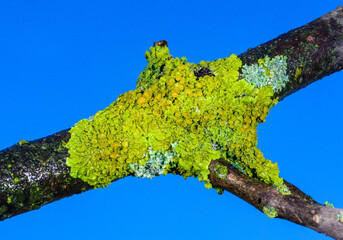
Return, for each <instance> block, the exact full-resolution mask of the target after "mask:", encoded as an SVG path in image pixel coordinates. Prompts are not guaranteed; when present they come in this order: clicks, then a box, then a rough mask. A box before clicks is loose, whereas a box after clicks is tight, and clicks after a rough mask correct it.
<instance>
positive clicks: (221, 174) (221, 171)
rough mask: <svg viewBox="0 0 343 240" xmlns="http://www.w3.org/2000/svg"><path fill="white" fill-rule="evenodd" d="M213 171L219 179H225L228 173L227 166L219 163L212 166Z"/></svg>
mask: <svg viewBox="0 0 343 240" xmlns="http://www.w3.org/2000/svg"><path fill="white" fill-rule="evenodd" d="M214 172H215V173H216V176H217V177H218V178H220V179H225V178H226V175H227V173H228V170H227V167H225V166H223V165H221V164H217V165H216V166H215V167H214Z"/></svg>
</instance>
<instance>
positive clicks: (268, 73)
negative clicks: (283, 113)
mask: <svg viewBox="0 0 343 240" xmlns="http://www.w3.org/2000/svg"><path fill="white" fill-rule="evenodd" d="M286 60H287V58H286V57H285V56H276V57H274V58H269V57H268V56H266V57H265V58H264V59H260V60H259V61H258V64H252V65H250V66H248V65H244V66H243V67H242V77H243V78H244V79H245V80H246V81H247V82H249V83H251V84H253V85H254V86H255V87H257V88H261V87H263V86H271V87H272V88H273V90H274V92H279V91H281V90H282V89H283V88H284V87H285V85H286V83H287V82H288V81H289V78H288V74H287V72H286V69H287V61H286Z"/></svg>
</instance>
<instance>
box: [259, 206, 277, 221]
mask: <svg viewBox="0 0 343 240" xmlns="http://www.w3.org/2000/svg"><path fill="white" fill-rule="evenodd" d="M263 213H264V214H266V215H267V216H268V217H269V218H276V217H277V216H278V214H277V211H276V209H275V208H274V207H271V206H263Z"/></svg>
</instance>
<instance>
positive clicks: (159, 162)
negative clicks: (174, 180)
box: [130, 143, 177, 178]
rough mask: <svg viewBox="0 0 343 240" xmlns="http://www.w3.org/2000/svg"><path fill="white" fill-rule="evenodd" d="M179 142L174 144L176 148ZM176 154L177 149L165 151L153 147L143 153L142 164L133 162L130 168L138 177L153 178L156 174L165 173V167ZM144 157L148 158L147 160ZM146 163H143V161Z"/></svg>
mask: <svg viewBox="0 0 343 240" xmlns="http://www.w3.org/2000/svg"><path fill="white" fill-rule="evenodd" d="M176 145H177V144H176V143H174V144H172V147H173V148H174V147H175V146H176ZM174 156H177V154H176V152H175V151H171V152H164V151H163V150H157V151H155V150H153V149H152V148H151V147H150V148H149V150H148V153H147V154H143V160H141V163H140V164H141V165H138V164H136V163H131V164H130V168H131V169H132V171H133V173H134V175H135V176H136V177H146V178H153V177H154V176H156V175H160V174H163V173H164V172H165V168H166V167H167V165H168V164H169V163H171V162H172V161H173V158H174ZM144 158H147V159H148V160H147V161H146V160H145V159H144ZM144 160H145V163H144V164H143V165H142V163H143V161H144Z"/></svg>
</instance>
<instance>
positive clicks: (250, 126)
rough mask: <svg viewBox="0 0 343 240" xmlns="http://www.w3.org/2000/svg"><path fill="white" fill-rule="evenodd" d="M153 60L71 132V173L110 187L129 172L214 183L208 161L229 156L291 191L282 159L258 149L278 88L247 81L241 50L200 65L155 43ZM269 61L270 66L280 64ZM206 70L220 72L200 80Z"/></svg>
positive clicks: (150, 53) (246, 170)
mask: <svg viewBox="0 0 343 240" xmlns="http://www.w3.org/2000/svg"><path fill="white" fill-rule="evenodd" d="M146 59H147V60H148V66H147V68H146V69H145V71H143V72H142V73H141V74H140V76H139V79H138V81H137V89H136V90H134V91H129V92H127V93H125V94H123V95H120V96H119V97H118V99H117V101H115V102H113V103H112V104H111V105H110V106H109V107H108V108H106V109H105V110H103V111H100V112H98V113H96V114H95V115H94V116H93V117H91V118H90V119H87V120H86V119H83V120H81V121H79V122H78V123H77V124H76V125H75V126H74V127H73V128H72V129H71V130H70V133H71V138H70V140H69V142H68V143H67V145H66V147H68V148H69V154H70V157H69V158H68V159H67V165H68V166H70V167H71V173H70V174H71V176H73V177H78V178H81V179H82V180H83V181H86V182H88V183H89V184H91V185H94V186H95V187H103V186H106V185H108V184H110V183H111V181H113V180H114V179H117V178H121V177H124V176H127V175H137V176H142V177H143V176H144V177H153V176H155V175H157V174H161V173H163V174H166V173H173V174H179V175H182V176H184V177H185V178H187V177H190V176H192V177H198V178H199V180H200V181H204V182H205V187H206V188H211V187H212V185H211V183H210V182H209V180H208V175H209V169H208V166H209V164H210V162H211V160H213V159H219V158H223V159H226V160H227V161H228V162H229V163H231V164H233V165H234V166H239V169H240V170H241V171H242V172H244V173H245V174H247V175H248V176H250V177H253V178H256V179H258V180H259V181H263V182H265V183H267V184H271V185H274V186H275V187H276V188H277V189H278V190H279V191H280V192H285V191H286V190H287V188H286V187H285V185H284V184H283V180H282V178H280V177H279V176H278V175H279V169H278V167H277V164H276V163H272V162H271V161H269V160H267V159H265V158H264V157H263V154H262V152H261V151H260V150H259V149H258V148H257V130H256V127H257V125H258V123H262V122H264V121H265V118H266V116H267V114H268V112H269V109H270V108H271V107H273V106H274V105H275V104H276V103H277V99H273V98H272V97H273V95H274V91H273V88H272V86H270V85H268V84H267V85H263V86H262V85H261V86H259V87H256V86H255V85H253V84H251V83H249V82H247V81H246V80H244V79H242V78H240V77H239V69H240V68H241V66H242V62H241V60H240V59H239V58H238V57H237V56H236V55H231V56H230V57H229V58H225V59H219V60H217V61H213V62H204V61H202V62H201V63H200V64H193V63H188V62H187V60H186V58H184V57H183V58H181V59H178V58H172V56H171V55H170V54H169V50H168V48H167V47H164V46H156V47H152V48H150V51H147V52H146ZM280 59H282V58H280ZM264 61H265V62H267V63H268V64H264V63H262V62H261V63H260V64H264V65H263V66H265V67H267V66H274V65H275V64H274V62H273V60H264ZM280 61H281V60H280ZM269 63H271V64H269ZM273 64H274V65H273ZM275 66H276V65H275ZM275 66H274V68H276V67H275ZM280 66H283V65H282V64H281V65H280ZM200 68H206V69H210V70H211V72H212V73H213V74H214V75H213V74H210V75H205V76H201V77H196V76H195V74H194V72H196V71H197V70H198V69H200ZM274 68H273V69H271V70H270V73H269V75H272V74H275V69H274ZM282 70H283V71H285V69H282ZM265 71H267V70H265ZM280 71H281V70H280ZM281 72H282V71H281ZM173 143H177V145H176V146H173V145H172V144H173ZM285 189H286V190H285Z"/></svg>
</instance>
